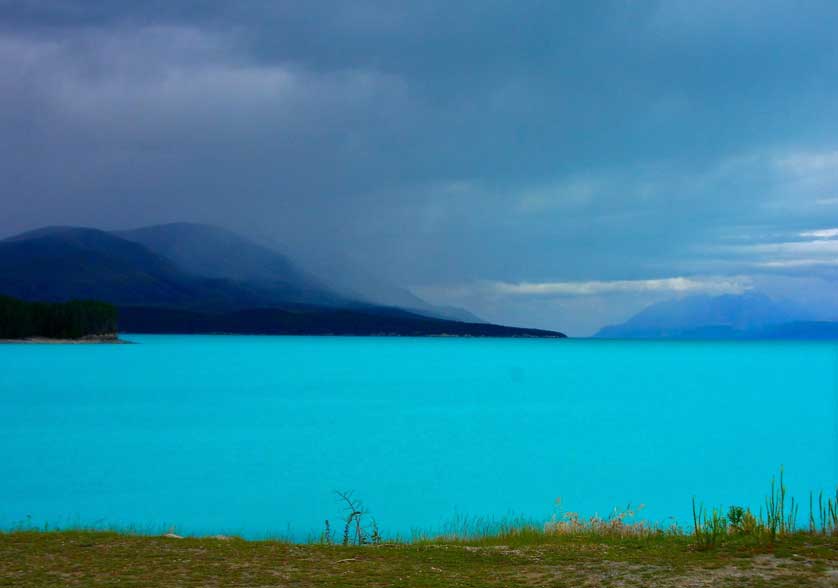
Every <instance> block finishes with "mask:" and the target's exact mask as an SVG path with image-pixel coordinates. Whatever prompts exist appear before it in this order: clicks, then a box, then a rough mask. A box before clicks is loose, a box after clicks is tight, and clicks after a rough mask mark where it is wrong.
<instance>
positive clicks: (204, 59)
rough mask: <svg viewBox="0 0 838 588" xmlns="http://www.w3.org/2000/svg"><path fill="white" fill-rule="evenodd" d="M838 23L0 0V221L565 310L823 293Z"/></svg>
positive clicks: (837, 234) (685, 9)
mask: <svg viewBox="0 0 838 588" xmlns="http://www.w3.org/2000/svg"><path fill="white" fill-rule="evenodd" d="M836 30H838V2H834V1H833V0H825V1H823V2H818V1H815V0H812V1H796V2H792V1H789V2H778V1H772V0H753V1H748V0H740V1H732V0H724V1H722V0H720V1H717V2H700V1H697V0H687V1H679V0H667V1H664V2H644V1H628V0H624V1H619V2H617V1H615V2H607V1H602V2H556V1H550V2H546V1H545V2H536V1H531V2H522V1H515V2H499V1H491V0H480V1H475V2H455V3H452V2H437V1H432V0H424V1H422V2H411V3H406V2H396V1H381V2H372V1H364V0H355V1H353V2H346V1H343V2H321V1H311V2H298V1H289V2H284V1H281V0H280V1H267V0H266V1H260V0H248V1H246V2H221V1H218V2H210V1H199V0H188V1H187V0H182V1H174V0H168V1H163V0H161V1H148V2H136V1H133V0H126V1H123V0H103V1H95V0H87V1H82V0H54V1H43V0H0V178H2V185H0V235H2V236H5V235H9V234H12V233H15V232H19V231H22V230H26V229H30V228H34V227H37V226H41V225H47V224H77V225H85V226H96V227H101V228H127V227H134V226H138V225H142V224H149V223H162V222H171V221H181V220H186V221H196V222H205V223H211V224H217V225H221V226H225V227H228V228H230V229H234V230H236V231H239V232H242V233H246V234H248V235H251V236H253V237H254V238H257V239H259V240H261V241H263V242H270V243H273V244H276V245H278V246H281V247H282V248H284V249H286V250H287V251H289V252H291V253H293V254H294V255H295V256H298V257H302V258H304V257H305V256H306V255H308V254H316V255H323V254H326V253H328V252H332V251H334V252H339V253H340V254H341V255H348V256H350V257H352V258H353V259H355V260H356V261H358V262H360V263H361V264H362V265H364V266H366V267H367V268H369V269H372V270H374V271H375V272H377V273H378V274H380V275H381V276H382V277H385V278H387V279H389V280H391V281H393V282H395V283H398V284H400V285H403V286H406V287H409V288H411V289H412V290H413V291H414V292H415V293H417V294H419V295H421V296H423V297H425V298H426V299H428V300H429V301H431V302H435V303H444V304H453V305H459V306H464V307H466V308H468V309H470V310H472V311H474V312H475V313H477V314H479V315H481V316H483V317H484V318H486V319H490V320H494V321H499V322H505V323H510V324H519V325H528V326H541V327H550V328H558V329H562V330H565V331H566V332H568V333H570V334H576V335H585V334H589V333H591V332H593V331H594V330H596V329H597V328H598V327H599V326H602V325H604V324H608V323H612V322H616V321H620V320H623V319H625V318H627V317H628V316H629V315H630V314H632V313H633V312H635V311H637V310H639V309H640V308H642V307H644V306H645V305H647V304H649V303H651V302H654V301H657V300H662V299H666V298H671V297H673V296H680V295H685V294H690V293H711V294H715V293H727V292H730V293H739V292H744V291H747V290H760V291H765V292H768V293H770V294H771V295H774V296H778V297H785V298H790V299H794V300H797V301H799V302H803V303H805V304H809V305H812V306H813V307H814V306H817V307H818V308H821V307H822V308H823V309H825V310H824V312H832V311H831V310H829V308H830V304H831V301H832V299H833V298H835V296H834V293H835V292H836V290H835V286H836V281H838V230H836V227H838V35H836V34H835V31H836ZM836 314H838V313H836Z"/></svg>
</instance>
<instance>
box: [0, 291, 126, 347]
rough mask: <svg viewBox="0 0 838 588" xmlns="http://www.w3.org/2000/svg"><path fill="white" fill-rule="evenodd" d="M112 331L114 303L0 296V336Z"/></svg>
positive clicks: (75, 336) (62, 335)
mask: <svg viewBox="0 0 838 588" xmlns="http://www.w3.org/2000/svg"><path fill="white" fill-rule="evenodd" d="M116 331H117V310H116V307H115V306H113V305H112V304H108V303H106V302H97V301H95V300H71V301H70V302H28V301H24V300H18V299H16V298H11V297H9V296H0V339H25V338H28V337H47V338H50V339H79V338H81V337H84V336H87V335H110V334H114V333H116Z"/></svg>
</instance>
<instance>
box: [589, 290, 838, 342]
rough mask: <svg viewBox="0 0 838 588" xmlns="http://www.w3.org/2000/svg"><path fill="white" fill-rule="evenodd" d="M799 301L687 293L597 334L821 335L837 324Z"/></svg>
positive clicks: (653, 336)
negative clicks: (809, 333) (797, 303)
mask: <svg viewBox="0 0 838 588" xmlns="http://www.w3.org/2000/svg"><path fill="white" fill-rule="evenodd" d="M821 318H822V317H819V316H817V315H816V314H815V313H813V312H812V311H810V310H808V309H806V308H803V307H801V306H799V305H796V304H793V303H789V302H784V301H778V300H774V299H772V298H769V297H768V296H766V295H765V294H761V293H757V292H748V293H745V294H741V295H735V294H725V295H721V296H707V295H700V296H687V297H685V298H678V299H674V300H667V301H664V302H659V303H656V304H653V305H651V306H649V307H647V308H646V309H644V310H642V311H641V312H639V313H638V314H636V315H634V316H633V317H631V318H630V319H629V320H627V321H625V322H624V323H621V324H619V325H612V326H608V327H605V328H603V329H601V330H600V331H599V332H598V333H597V334H596V337H601V338H615V339H616V338H629V339H631V338H638V339H658V338H661V339H667V338H673V339H681V338H699V339H704V338H710V339H728V338H732V339H735V338H782V337H784V336H788V337H791V338H807V337H806V333H807V332H810V331H811V334H812V337H813V338H821V337H822V336H824V334H827V333H830V332H833V331H834V328H833V327H832V326H830V325H833V323H830V322H827V321H819V319H821Z"/></svg>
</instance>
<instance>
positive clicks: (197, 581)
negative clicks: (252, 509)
mask: <svg viewBox="0 0 838 588" xmlns="http://www.w3.org/2000/svg"><path fill="white" fill-rule="evenodd" d="M515 537H517V538H518V539H524V542H522V543H515V542H513V541H511V542H509V544H504V543H503V542H501V541H500V539H501V538H500V537H497V538H495V540H497V541H498V542H497V543H494V542H493V541H490V540H489V539H488V538H484V539H482V540H476V541H473V542H468V541H459V542H455V543H446V542H443V541H439V542H418V543H401V544H391V543H383V544H380V545H366V546H360V547H359V546H347V547H344V546H340V545H318V544H305V545H298V544H292V543H284V542H279V541H244V540H241V539H217V538H185V539H170V538H165V537H152V536H142V535H130V534H119V533H106V532H90V531H63V532H39V531H17V532H13V533H6V534H0V586H9V587H11V586H14V587H16V588H30V587H39V588H40V587H51V586H56V587H57V586H68V587H74V586H80V587H81V586H84V587H115V586H120V587H137V588H139V587H143V588H154V587H158V586H160V587H162V586H225V587H240V586H299V587H308V586H336V587H337V586H345V587H353V586H417V587H435V586H438V587H442V586H451V587H459V586H463V587H465V586H504V587H515V586H682V585H683V586H702V585H707V586H794V587H797V588H801V587H806V586H830V585H836V582H838V575H836V574H838V541H836V538H835V537H833V536H822V535H809V534H802V533H801V534H793V535H787V536H785V537H783V538H782V539H781V540H780V541H777V542H775V543H773V544H765V545H755V544H753V543H751V542H744V541H742V540H741V539H740V538H734V539H732V540H730V541H727V542H725V543H723V544H722V545H719V546H718V547H717V548H716V549H713V550H699V549H696V547H695V542H694V538H693V537H691V536H687V535H660V536H649V537H643V538H637V537H626V538H622V539H618V538H615V537H611V538H604V539H600V538H593V537H588V536H580V535H576V536H570V535H552V536H541V537H535V536H533V537H530V536H527V535H526V534H524V535H517V536H515ZM513 538H514V537H513ZM536 538H537V539H539V540H534V539H536ZM545 538H546V539H547V540H546V541H542V540H541V539H545Z"/></svg>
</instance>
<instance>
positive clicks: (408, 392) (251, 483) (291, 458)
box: [0, 336, 838, 539]
mask: <svg viewBox="0 0 838 588" xmlns="http://www.w3.org/2000/svg"><path fill="white" fill-rule="evenodd" d="M126 338H127V339H129V340H131V341H136V342H137V343H138V344H137V345H16V344H12V345H0V528H11V527H15V526H19V525H38V526H43V525H45V524H48V525H50V526H70V525H94V526H100V527H109V526H116V527H120V528H134V529H138V530H143V531H148V532H158V531H165V530H167V529H170V528H174V529H175V531H176V532H178V533H181V534H215V533H233V534H240V535H243V536H246V537H254V538H256V537H264V536H287V537H292V538H296V539H305V538H307V537H309V536H315V535H317V534H319V532H320V531H321V529H322V527H323V521H324V520H325V519H327V518H328V519H331V520H332V522H333V526H336V523H337V521H338V519H339V518H340V516H341V514H342V508H341V505H340V504H339V503H338V501H337V499H336V496H335V494H334V491H335V490H353V491H354V492H355V495H356V496H357V497H359V498H361V499H362V500H363V502H364V504H365V505H366V507H367V508H368V509H369V511H370V512H371V514H372V515H374V517H375V518H376V520H377V521H378V524H379V526H380V527H381V529H382V531H383V532H384V533H385V535H394V534H396V533H399V534H402V535H407V534H409V533H410V532H411V531H412V530H428V531H439V530H443V529H444V528H445V527H446V525H447V524H449V523H450V521H452V520H453V519H455V518H456V517H458V516H465V515H469V516H488V517H495V518H501V517H504V516H508V515H523V516H526V517H530V518H533V519H535V520H539V521H541V520H547V519H548V518H549V517H550V516H551V514H552V513H553V510H554V501H555V499H556V498H557V497H561V499H562V508H563V509H567V510H571V511H578V512H581V513H583V514H585V515H591V514H594V513H599V514H607V513H608V512H610V511H611V509H612V508H614V507H619V508H622V507H624V506H626V504H627V503H631V504H633V505H639V504H644V505H646V507H645V509H644V510H643V511H642V513H641V514H642V518H647V519H651V520H655V521H659V522H662V523H665V524H668V523H669V522H671V521H672V519H671V518H670V517H675V519H676V520H677V522H679V523H682V524H687V523H688V522H689V520H690V500H691V497H692V496H693V495H695V496H697V497H698V498H699V500H700V501H703V502H704V503H705V504H707V505H729V504H731V503H737V504H740V503H746V504H751V505H752V506H755V507H758V506H759V504H760V502H761V500H762V498H763V496H764V495H765V494H766V492H767V489H768V484H769V481H770V478H771V476H772V475H774V474H776V472H777V471H778V470H779V468H780V466H781V465H784V466H785V472H786V479H787V483H788V486H789V490H790V492H791V493H792V494H793V495H795V496H796V497H797V498H798V499H799V500H800V501H801V502H803V503H804V505H803V506H802V507H801V513H800V522H801V524H802V523H805V520H806V518H807V517H808V492H809V490H815V491H817V490H821V489H823V490H827V491H830V490H834V488H835V485H836V483H838V467H836V457H837V454H838V447H837V446H836V444H838V435H836V396H837V395H838V394H837V393H836V378H838V346H836V345H835V344H833V343H800V342H730V343H727V342H628V341H589V340H537V339H454V338H433V339H423V338H416V339H414V338H351V337H237V336H127V337H126Z"/></svg>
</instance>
